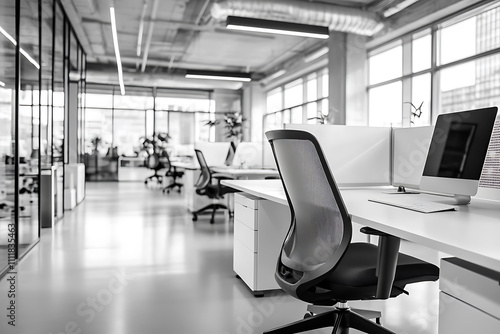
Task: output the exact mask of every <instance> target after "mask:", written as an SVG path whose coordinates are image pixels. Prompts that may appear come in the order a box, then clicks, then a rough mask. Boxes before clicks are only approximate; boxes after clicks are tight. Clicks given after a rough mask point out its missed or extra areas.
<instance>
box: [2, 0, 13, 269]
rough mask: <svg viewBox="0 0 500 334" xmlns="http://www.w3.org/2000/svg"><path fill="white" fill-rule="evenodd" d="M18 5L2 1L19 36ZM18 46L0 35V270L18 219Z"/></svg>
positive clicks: (9, 28)
mask: <svg viewBox="0 0 500 334" xmlns="http://www.w3.org/2000/svg"><path fill="white" fill-rule="evenodd" d="M15 17H16V13H15V8H14V6H13V5H12V4H11V2H10V1H7V0H0V27H2V29H3V30H4V31H5V32H6V34H8V35H9V36H15V21H14V19H15ZM15 54H16V48H15V46H14V44H13V43H11V41H10V40H9V38H8V37H7V36H6V35H5V34H0V272H4V271H5V270H6V269H7V268H8V267H7V264H8V245H9V242H8V239H9V236H8V234H9V227H10V226H12V225H13V224H14V223H15V221H14V210H15V207H14V201H15V199H14V197H15V182H14V147H13V145H12V143H13V140H14V133H13V131H12V129H13V128H14V122H15V118H14V113H15V77H14V75H15V72H14V71H13V69H14V68H15V62H16V60H15Z"/></svg>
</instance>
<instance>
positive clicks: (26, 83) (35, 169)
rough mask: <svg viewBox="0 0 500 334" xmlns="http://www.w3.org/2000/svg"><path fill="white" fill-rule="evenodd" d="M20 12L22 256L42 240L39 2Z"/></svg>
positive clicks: (24, 2) (32, 0) (26, 3)
mask: <svg viewBox="0 0 500 334" xmlns="http://www.w3.org/2000/svg"><path fill="white" fill-rule="evenodd" d="M20 8H21V12H20V20H21V21H20V34H19V41H20V43H19V44H20V48H22V50H23V51H21V55H22V56H21V57H20V60H21V61H20V66H21V78H20V79H21V81H20V86H21V91H20V92H19V93H20V98H19V115H18V125H19V137H18V141H19V144H18V145H19V151H18V153H19V195H18V196H19V214H18V219H19V220H18V256H19V257H21V256H22V255H23V253H24V252H25V251H26V250H27V249H28V248H29V247H30V246H31V245H32V244H33V243H34V242H35V241H37V240H38V238H39V228H40V224H39V210H38V199H39V196H38V184H39V163H40V150H39V126H40V95H39V90H40V87H39V71H40V59H39V58H40V50H39V39H38V32H39V30H38V28H39V18H38V11H33V10H32V8H38V0H21V6H20Z"/></svg>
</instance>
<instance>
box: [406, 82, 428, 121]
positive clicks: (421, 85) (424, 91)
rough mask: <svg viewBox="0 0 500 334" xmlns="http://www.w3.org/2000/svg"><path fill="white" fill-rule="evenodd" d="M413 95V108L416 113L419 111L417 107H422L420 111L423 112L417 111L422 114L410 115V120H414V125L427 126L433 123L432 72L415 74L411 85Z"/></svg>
mask: <svg viewBox="0 0 500 334" xmlns="http://www.w3.org/2000/svg"><path fill="white" fill-rule="evenodd" d="M411 89H412V92H411V96H412V103H413V106H410V107H411V110H412V111H413V112H415V113H417V111H416V110H415V108H420V111H422V113H421V114H420V113H417V114H419V115H420V117H418V116H413V115H410V117H411V118H410V121H411V122H413V123H411V124H412V125H415V126H425V125H429V124H430V123H431V113H430V110H431V74H430V73H425V74H422V75H419V76H415V77H413V78H412V85H411Z"/></svg>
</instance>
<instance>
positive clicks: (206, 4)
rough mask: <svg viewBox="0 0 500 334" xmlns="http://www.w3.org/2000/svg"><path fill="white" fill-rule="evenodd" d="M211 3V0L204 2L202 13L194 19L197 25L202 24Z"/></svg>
mask: <svg viewBox="0 0 500 334" xmlns="http://www.w3.org/2000/svg"><path fill="white" fill-rule="evenodd" d="M209 3H210V0H206V1H205V3H204V4H203V7H202V8H201V10H200V13H199V14H198V17H197V18H196V20H195V21H194V24H195V25H198V24H200V21H201V18H202V17H203V13H205V10H206V9H207V6H208V4H209Z"/></svg>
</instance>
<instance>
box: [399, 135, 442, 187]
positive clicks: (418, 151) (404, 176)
mask: <svg viewBox="0 0 500 334" xmlns="http://www.w3.org/2000/svg"><path fill="white" fill-rule="evenodd" d="M433 131H434V127H433V126H421V127H413V128H395V129H393V130H392V149H393V151H392V157H393V159H392V164H393V165H392V185H393V186H396V187H397V186H404V187H408V188H413V189H419V187H420V179H421V178H422V172H423V171H424V165H425V160H426V159H427V152H428V151H429V145H430V142H431V137H432V132H433Z"/></svg>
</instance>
